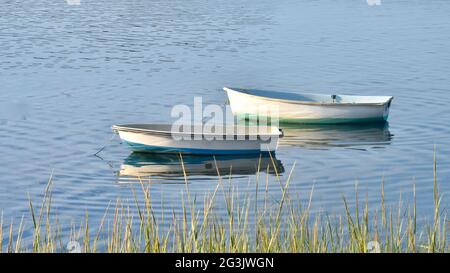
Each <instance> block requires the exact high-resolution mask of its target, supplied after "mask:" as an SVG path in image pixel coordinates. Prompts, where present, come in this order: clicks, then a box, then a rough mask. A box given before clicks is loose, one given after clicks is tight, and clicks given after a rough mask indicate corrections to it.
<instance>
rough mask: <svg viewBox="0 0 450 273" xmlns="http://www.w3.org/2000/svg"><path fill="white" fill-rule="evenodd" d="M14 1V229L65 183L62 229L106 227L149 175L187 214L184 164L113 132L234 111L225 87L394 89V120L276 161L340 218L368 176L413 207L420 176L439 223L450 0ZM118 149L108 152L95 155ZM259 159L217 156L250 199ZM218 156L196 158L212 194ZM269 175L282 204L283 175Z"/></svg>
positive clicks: (158, 197) (7, 44) (424, 206)
mask: <svg viewBox="0 0 450 273" xmlns="http://www.w3.org/2000/svg"><path fill="white" fill-rule="evenodd" d="M0 2H1V8H0V153H1V155H2V159H3V160H2V164H0V174H1V176H0V209H1V210H3V217H4V219H5V220H6V221H7V222H9V221H14V222H16V223H17V222H19V221H20V218H21V217H22V215H28V213H29V208H28V197H27V196H28V194H29V195H30V197H31V198H32V199H33V200H35V201H36V202H38V200H40V198H42V194H43V191H44V188H45V185H46V183H47V180H48V178H49V176H50V175H51V174H53V179H54V185H53V201H54V208H55V209H56V211H57V213H58V215H59V216H60V218H61V219H62V220H60V221H62V222H63V220H68V221H70V220H72V219H74V220H75V221H78V220H79V219H81V217H82V216H84V213H85V211H84V210H85V209H88V210H89V218H90V219H91V221H92V222H93V224H95V222H99V221H100V218H101V217H102V216H103V213H104V211H105V209H106V207H107V206H108V204H109V202H110V201H113V202H114V201H115V200H116V199H117V198H120V199H122V200H127V199H131V198H133V197H132V193H131V188H132V187H136V186H138V187H139V185H136V179H135V176H136V175H140V176H144V177H145V176H147V177H148V176H151V182H152V186H151V191H152V198H153V203H154V204H153V205H154V207H155V209H156V211H157V212H158V213H161V212H167V213H171V212H172V210H174V211H176V212H179V211H181V206H180V193H181V192H182V191H183V190H184V186H183V183H184V179H183V178H182V177H181V174H182V172H180V166H179V164H178V161H177V158H176V157H173V156H163V155H158V156H146V157H142V156H139V155H132V154H131V155H130V151H129V150H128V149H127V148H126V147H124V146H122V145H120V142H119V139H118V138H117V137H114V135H113V134H112V132H111V130H110V127H111V125H112V124H115V123H128V122H138V123H144V122H171V121H173V119H172V118H171V117H170V111H171V107H172V105H175V104H188V105H192V104H193V97H194V96H202V97H203V101H204V103H215V104H220V105H225V102H226V96H225V93H224V92H223V91H221V87H222V86H225V85H229V86H238V87H249V88H261V89H263V88H265V89H274V90H290V91H293V92H296V91H307V92H322V93H347V94H360V95H392V96H394V97H395V99H394V101H393V105H392V110H391V116H390V119H389V124H388V125H386V126H363V127H351V126H325V127H318V126H303V127H299V126H297V127H295V126H294V127H292V126H291V127H288V128H286V129H285V132H286V137H285V138H284V139H283V140H282V143H281V146H280V148H279V150H278V152H277V154H276V165H277V170H278V171H279V172H280V173H281V179H282V180H283V181H285V180H286V179H287V177H288V175H289V173H290V172H291V169H292V167H293V166H294V164H295V168H294V169H293V173H292V181H291V192H293V193H295V194H293V196H298V197H297V198H300V199H301V200H302V201H305V200H307V199H308V194H309V191H310V190H311V188H312V187H313V185H314V197H313V204H314V209H316V210H324V211H327V212H331V213H334V212H340V211H341V210H342V208H343V206H342V199H341V196H342V194H344V195H346V196H348V197H351V196H352V195H353V194H354V188H355V182H356V181H358V183H359V189H360V191H362V192H363V193H364V195H365V193H366V192H367V196H368V200H369V204H370V206H371V207H372V208H378V207H379V201H380V187H381V181H382V180H383V179H384V181H385V190H386V200H387V202H389V203H392V204H396V203H397V202H398V199H399V195H400V194H402V199H403V200H405V201H408V200H410V199H411V191H412V185H413V183H414V181H415V183H416V188H417V200H418V210H419V215H420V216H421V217H424V218H426V217H428V215H430V212H431V211H432V207H433V200H432V196H433V195H432V190H433V187H432V185H433V183H432V182H433V149H434V145H436V150H437V153H436V154H437V159H438V180H439V184H440V190H441V192H442V193H443V194H444V199H443V201H442V203H443V206H446V207H448V205H449V199H448V198H447V197H446V194H447V195H448V193H449V191H450V184H449V183H448V181H449V177H450V158H449V156H448V155H449V153H450V126H449V124H450V112H449V104H450V79H449V74H450V50H449V48H450V36H449V35H448V34H449V33H450V19H449V17H448V14H450V3H449V2H448V1H437V0H434V1H388V0H386V1H383V0H382V4H381V5H380V6H369V5H367V3H366V1H364V0H358V1H346V0H345V1H344V0H342V1H331V0H330V1H297V0H296V1H284V0H283V1H266V0H262V1H261V0H258V1H256V0H255V1H253V0H249V1H215V0H213V1H196V0H193V1H177V0H172V1H161V0H159V1H158V0H133V1H125V0H118V1H104V0H96V1H93V0H81V5H79V6H72V5H67V4H66V2H65V1H63V0H58V1H49V0H43V1H30V0H26V1H16V0H13V1H6V0H0ZM104 146H105V148H104V149H103V150H102V151H101V152H100V153H99V156H100V157H101V158H99V157H96V156H93V154H95V153H96V152H97V151H99V150H100V149H101V148H102V147H104ZM257 161H258V159H257V158H254V157H244V158H219V159H218V162H219V165H220V170H221V171H223V172H224V173H226V172H227V170H229V168H230V167H231V166H233V169H234V170H235V172H234V174H233V179H232V183H233V185H234V186H235V187H237V188H238V189H239V190H240V191H242V192H244V193H245V192H247V193H249V194H250V196H252V194H253V193H254V191H255V179H256V175H255V173H256V170H257V168H255V165H256V164H257ZM211 162H212V159H211V158H207V157H206V158H198V157H197V158H192V157H188V158H186V167H187V169H188V172H189V183H190V184H189V185H190V190H191V192H192V193H194V194H197V195H198V196H203V195H204V194H205V193H207V192H212V191H213V190H214V188H215V186H216V185H217V184H216V183H217V181H218V178H217V176H216V175H215V172H214V171H211ZM264 162H266V163H267V162H269V161H268V159H263V163H264ZM260 176H263V177H264V178H265V177H266V176H268V177H269V184H268V192H269V195H270V196H271V198H273V199H277V198H279V196H280V195H281V191H280V187H279V184H278V182H276V179H275V175H274V170H273V169H269V170H268V171H267V170H265V171H264V172H262V173H261V174H260ZM261 190H262V191H263V190H264V189H261ZM199 199H200V200H202V198H199ZM219 199H220V198H219ZM222 203H223V202H221V201H219V203H218V207H217V208H218V210H219V211H222V212H224V211H225V206H224V205H223V204H222ZM250 217H252V216H250ZM26 227H27V230H28V229H29V228H30V227H31V225H27V226H26ZM26 236H29V234H28V233H26V234H25V237H26Z"/></svg>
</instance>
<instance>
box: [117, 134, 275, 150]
mask: <svg viewBox="0 0 450 273" xmlns="http://www.w3.org/2000/svg"><path fill="white" fill-rule="evenodd" d="M117 131H118V133H119V136H120V138H121V139H122V141H123V142H124V143H125V144H127V145H128V146H129V147H130V148H131V150H133V151H135V152H149V153H174V154H178V153H183V154H199V155H208V154H214V155H239V154H259V153H268V152H274V151H275V150H276V148H277V146H278V136H273V139H272V141H270V142H268V141H263V140H260V139H255V140H250V139H243V140H239V139H231V140H226V139H223V140H208V139H198V140H195V139H192V140H184V139H182V140H178V139H174V138H173V137H172V136H171V135H170V134H168V135H161V134H151V133H139V132H127V131H121V130H117Z"/></svg>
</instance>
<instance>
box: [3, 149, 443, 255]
mask: <svg viewBox="0 0 450 273" xmlns="http://www.w3.org/2000/svg"><path fill="white" fill-rule="evenodd" d="M260 162H261V161H260ZM272 163H274V162H273V160H272ZM180 164H181V165H182V168H183V170H184V174H185V175H184V179H185V189H184V194H180V202H181V206H182V213H181V214H176V213H175V212H173V213H172V214H171V215H163V217H162V219H160V220H158V219H157V217H156V215H155V210H154V209H153V206H152V200H151V194H150V186H149V185H148V184H146V183H144V182H142V181H141V182H140V183H139V189H138V190H136V189H134V188H132V189H131V191H132V194H133V196H134V200H133V202H132V203H133V204H132V205H130V204H128V203H124V202H123V201H121V200H120V199H118V200H116V201H115V202H111V203H110V204H109V205H108V207H107V209H106V211H105V213H104V215H103V217H102V219H101V221H100V224H99V225H98V226H96V227H93V226H90V225H89V222H90V221H89V212H88V211H87V210H86V212H85V217H84V219H83V220H82V221H80V223H71V225H70V226H71V230H70V233H69V235H64V236H63V235H62V233H61V226H60V223H59V219H58V217H57V216H55V214H53V213H52V191H51V188H52V180H53V178H52V177H50V179H49V181H48V184H47V187H46V189H45V191H44V195H43V200H42V202H41V203H40V206H39V207H35V205H34V203H33V201H32V200H31V198H29V208H30V215H29V217H30V218H31V222H32V234H33V236H32V241H31V242H29V241H24V240H23V233H24V230H25V228H24V218H22V219H21V221H20V223H18V225H16V224H14V223H10V224H9V225H7V224H6V223H5V221H4V218H3V214H1V216H0V251H3V252H66V251H67V249H66V245H67V242H69V241H76V242H78V243H79V244H80V247H81V248H80V250H81V251H82V252H109V253H113V252H114V253H115V252H121V253H130V252H132V253H133V252H187V253H192V252H233V253H234V252H308V253H325V252H358V253H359V252H362V253H365V252H371V251H373V249H371V248H369V246H370V242H377V243H378V245H379V250H380V252H430V253H434V252H448V251H449V245H448V242H447V233H446V231H447V228H448V221H447V219H446V212H445V210H443V209H441V200H442V196H441V195H440V193H439V189H438V183H437V164H436V158H435V159H434V192H433V196H434V212H433V219H431V220H430V221H429V222H428V223H424V224H420V225H418V223H417V207H416V186H415V183H414V184H413V186H412V191H413V201H412V204H409V205H406V206H405V205H404V204H403V201H402V198H401V196H400V198H399V202H398V205H396V206H392V205H388V204H386V201H385V192H384V181H381V186H380V197H381V203H380V204H379V206H378V208H376V209H372V210H370V209H369V201H368V195H367V194H366V196H365V201H364V204H362V205H361V204H359V202H360V196H359V190H358V184H357V183H356V187H355V197H354V198H355V203H354V209H351V208H350V205H349V202H348V200H349V199H347V197H345V196H342V207H343V211H344V212H343V213H342V214H341V215H339V214H338V215H330V214H328V213H325V212H314V211H312V209H311V205H312V197H313V194H314V188H312V189H311V192H310V194H309V196H308V202H307V203H306V204H302V203H301V202H299V201H295V200H294V199H292V198H291V193H290V191H289V185H290V182H291V180H292V170H293V169H294V167H295V164H294V166H293V168H292V169H291V172H290V173H289V174H288V176H287V178H286V179H285V180H284V181H283V179H282V178H281V176H280V175H279V174H278V173H277V170H276V167H275V164H273V166H274V170H275V176H276V181H277V182H276V183H279V186H280V191H281V197H280V200H271V199H270V198H269V197H268V196H269V195H268V184H269V180H268V176H267V177H266V179H265V180H264V179H262V176H261V175H260V172H259V170H260V167H258V173H257V174H256V176H255V196H254V198H253V199H251V198H250V196H249V195H245V196H243V195H242V194H240V193H239V191H237V190H236V189H235V188H234V187H233V186H232V184H231V179H232V178H231V175H230V174H231V173H232V169H230V174H229V175H223V174H221V173H219V169H218V168H217V164H216V171H217V177H218V179H217V180H218V181H217V185H216V186H215V188H214V190H213V191H212V192H209V193H206V194H205V196H203V200H202V201H199V200H198V196H193V195H192V194H191V192H190V190H189V183H188V176H187V175H186V171H187V170H185V169H184V168H185V166H184V163H183V160H182V156H181V155H180ZM268 168H269V167H268ZM258 188H261V189H264V194H263V196H261V194H260V195H258ZM219 193H221V196H223V198H224V200H223V201H224V203H225V207H226V208H225V211H226V213H225V215H223V214H222V215H220V214H219V213H218V212H217V211H216V207H215V205H216V201H217V200H216V199H217V198H218V196H219ZM140 197H141V199H140ZM261 198H262V199H261ZM352 198H353V197H352ZM258 199H260V201H262V204H263V205H261V202H260V203H258V204H259V205H258V204H257V202H256V201H255V200H258ZM142 200H143V201H142ZM199 202H203V203H202V206H200V207H201V208H197V205H198V204H199ZM132 206H134V207H132ZM132 209H134V210H135V211H137V213H132V212H131V210H132ZM251 213H253V214H254V216H255V217H254V219H253V220H252V221H250V219H249V218H250V217H249V216H250V214H251ZM162 223H165V224H167V223H168V225H165V226H168V228H162V226H163V225H162ZM67 236H68V237H69V238H67Z"/></svg>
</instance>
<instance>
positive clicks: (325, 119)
mask: <svg viewBox="0 0 450 273" xmlns="http://www.w3.org/2000/svg"><path fill="white" fill-rule="evenodd" d="M226 92H227V94H228V99H229V101H230V107H231V110H232V112H233V114H234V115H236V116H238V117H240V118H245V119H250V120H253V119H261V118H276V116H274V115H269V116H267V115H264V114H261V113H264V111H261V106H264V110H267V109H270V113H278V120H279V121H280V122H285V123H302V124H345V123H373V122H385V121H386V120H387V119H388V116H389V108H390V102H389V103H386V104H350V103H347V104H345V105H344V104H339V103H336V104H330V103H328V104H320V103H316V104H311V103H309V104H308V103H299V102H296V101H286V100H277V99H272V98H264V97H259V96H253V95H249V94H246V93H242V92H238V91H234V90H231V89H226Z"/></svg>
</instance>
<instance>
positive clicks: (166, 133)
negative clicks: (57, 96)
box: [111, 124, 283, 140]
mask: <svg viewBox="0 0 450 273" xmlns="http://www.w3.org/2000/svg"><path fill="white" fill-rule="evenodd" d="M130 125H132V124H130ZM152 125H160V124H152ZM111 129H112V130H113V131H114V132H119V131H122V132H128V133H144V134H148V135H162V136H172V135H185V136H189V135H190V136H191V137H195V136H198V135H200V136H202V139H203V137H205V136H207V137H224V138H225V140H227V137H230V136H232V137H233V139H238V137H242V136H244V137H245V140H246V139H247V138H249V137H250V136H256V137H257V138H258V139H260V137H262V136H267V137H274V136H276V137H282V136H283V132H282V131H281V129H280V128H277V129H278V131H277V132H276V133H268V134H259V133H256V134H215V133H211V134H205V133H203V132H202V133H196V132H189V133H188V132H171V131H161V130H152V129H143V128H133V127H130V126H127V125H126V124H123V125H113V126H112V127H111Z"/></svg>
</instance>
